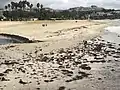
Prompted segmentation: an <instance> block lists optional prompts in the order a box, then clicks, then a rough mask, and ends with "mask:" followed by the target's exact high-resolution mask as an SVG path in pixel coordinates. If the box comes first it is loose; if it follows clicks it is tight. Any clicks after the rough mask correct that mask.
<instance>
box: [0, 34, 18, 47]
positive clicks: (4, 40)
mask: <svg viewBox="0 0 120 90" xmlns="http://www.w3.org/2000/svg"><path fill="white" fill-rule="evenodd" d="M10 43H19V42H18V41H16V40H14V39H12V38H7V37H3V36H0V45H4V44H10Z"/></svg>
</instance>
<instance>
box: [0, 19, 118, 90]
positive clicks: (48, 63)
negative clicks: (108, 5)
mask: <svg viewBox="0 0 120 90" xmlns="http://www.w3.org/2000/svg"><path fill="white" fill-rule="evenodd" d="M108 22H109V21H79V20H78V21H77V23H76V21H74V20H72V21H35V22H13V23H9V22H0V23H1V25H0V32H1V33H7V34H14V35H20V36H23V37H26V38H29V39H30V40H40V41H42V42H37V43H21V44H7V45H1V46H0V89H1V90H119V89H120V87H119V85H118V84H119V80H117V79H118V78H119V73H117V72H118V71H119V69H118V68H117V69H115V68H116V67H117V66H118V67H119V64H117V63H118V62H119V58H120V57H119V53H120V52H119V44H115V43H113V42H109V41H106V40H105V37H102V35H104V34H105V33H104V28H105V27H107V26H108ZM42 24H47V26H45V27H43V26H42ZM107 35H108V34H107ZM116 37H118V36H117V35H116ZM116 65H117V66H116ZM114 72H116V75H117V76H115V75H114ZM109 75H110V76H109ZM113 79H114V80H115V81H114V80H113ZM113 83H114V84H113Z"/></svg>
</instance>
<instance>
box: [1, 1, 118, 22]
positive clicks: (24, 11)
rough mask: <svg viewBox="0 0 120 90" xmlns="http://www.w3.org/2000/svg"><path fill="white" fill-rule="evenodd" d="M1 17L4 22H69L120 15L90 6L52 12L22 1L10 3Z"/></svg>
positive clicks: (38, 5)
mask: <svg viewBox="0 0 120 90" xmlns="http://www.w3.org/2000/svg"><path fill="white" fill-rule="evenodd" d="M3 15H4V16H5V17H6V20H12V21H13V20H14V21H16V20H19V21H20V20H21V21H22V20H31V19H32V18H38V19H39V20H50V19H58V20H61V19H62V20H66V19H67V20H68V19H69V20H71V19H88V18H91V19H120V13H119V12H117V11H116V10H114V9H104V8H100V7H97V6H95V5H92V6H91V7H75V8H70V9H67V10H54V9H51V8H45V7H44V6H43V5H42V4H40V3H36V6H34V5H33V4H32V3H30V2H28V1H26V0H23V1H19V2H11V3H10V4H8V5H6V6H5V10H4V12H3Z"/></svg>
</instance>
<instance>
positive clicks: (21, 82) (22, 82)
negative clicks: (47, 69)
mask: <svg viewBox="0 0 120 90" xmlns="http://www.w3.org/2000/svg"><path fill="white" fill-rule="evenodd" d="M19 83H20V84H23V85H24V84H28V82H26V81H23V80H22V79H20V81H19Z"/></svg>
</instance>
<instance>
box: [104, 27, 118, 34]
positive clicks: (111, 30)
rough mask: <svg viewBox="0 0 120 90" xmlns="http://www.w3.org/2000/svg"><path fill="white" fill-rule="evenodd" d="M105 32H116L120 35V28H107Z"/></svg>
mask: <svg viewBox="0 0 120 90" xmlns="http://www.w3.org/2000/svg"><path fill="white" fill-rule="evenodd" d="M105 30H108V31H110V32H114V33H117V34H120V26H111V27H107V28H105Z"/></svg>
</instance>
